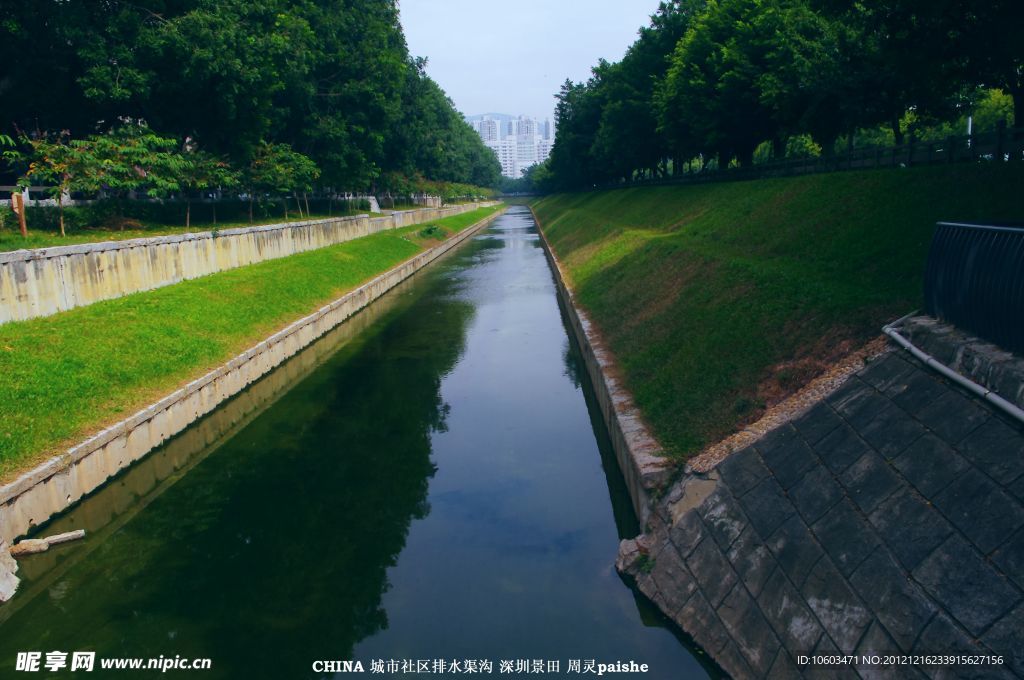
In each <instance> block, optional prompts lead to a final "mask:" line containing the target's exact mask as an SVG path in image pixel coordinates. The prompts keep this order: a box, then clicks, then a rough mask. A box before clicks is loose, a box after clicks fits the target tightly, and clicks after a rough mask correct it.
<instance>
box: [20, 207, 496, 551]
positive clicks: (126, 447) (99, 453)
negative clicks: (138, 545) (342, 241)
mask: <svg viewBox="0 0 1024 680" xmlns="http://www.w3.org/2000/svg"><path fill="white" fill-rule="evenodd" d="M501 212H502V211H498V212H496V213H495V214H493V215H491V216H489V217H487V218H485V219H483V220H481V221H480V222H478V223H476V224H475V225H473V226H471V227H468V228H467V229H464V230H463V231H461V232H459V233H458V234H456V235H454V236H452V237H451V238H449V239H448V240H447V241H445V242H444V243H442V244H439V245H438V246H435V247H434V248H431V249H430V250H428V251H426V252H423V253H421V254H420V255H417V256H416V257H414V258H412V259H410V260H408V261H407V262H405V263H404V264H401V265H399V266H398V267H395V268H394V269H392V270H390V271H388V272H386V273H384V274H382V275H380V276H378V277H376V278H375V279H373V280H371V281H369V282H368V283H366V284H364V285H362V286H360V287H359V288H356V289H355V290H353V291H351V292H349V293H347V294H346V295H344V296H342V297H341V298H339V299H337V300H335V301H334V302H332V303H330V304H328V305H326V306H324V307H322V308H321V309H319V310H318V311H316V312H315V313H313V314H311V315H309V316H307V317H305V318H303V319H300V320H298V321H296V322H295V323H293V324H291V325H290V326H288V327H287V328H285V329H284V330H282V331H280V332H278V333H275V334H274V335H272V336H270V337H269V338H267V339H266V340H264V341H262V342H260V343H259V344H257V345H255V346H254V347H252V348H250V349H249V350H247V351H245V352H243V353H242V354H239V355H238V356H236V357H235V358H233V359H231V360H230V361H228V362H227V363H226V364H224V365H222V366H220V367H219V368H217V369H215V370H213V371H211V372H210V373H208V374H206V375H205V376H203V377H202V378H199V379H198V380H195V381H193V382H191V383H189V384H188V385H186V386H185V387H183V388H181V389H179V390H177V391H176V392H174V393H172V394H170V395H168V396H167V397H165V398H163V399H161V400H160V401H158V402H156V403H155V404H153V405H151V406H149V407H147V408H145V409H143V410H141V411H139V412H138V413H136V414H135V415H133V416H131V417H129V418H127V419H125V420H123V421H121V422H119V423H117V424H116V425H114V426H112V427H110V428H107V429H106V430H104V431H102V432H100V433H99V434H97V435H95V436H94V437H91V438H90V439H88V440H87V441H85V442H83V443H81V444H79V445H78V446H75V447H73V448H71V449H69V450H68V451H67V452H65V453H64V454H62V455H60V456H57V457H54V458H52V459H51V460H49V461H47V462H46V463H44V464H42V465H40V466H39V467H37V468H36V469H34V470H32V471H30V472H28V473H26V474H25V475H23V476H21V477H20V478H18V479H17V480H15V481H14V482H12V483H10V484H8V485H6V486H3V487H0V542H3V541H6V542H7V543H8V544H10V543H12V542H13V540H14V539H15V538H17V537H19V536H22V535H24V534H25V533H26V532H28V531H29V530H31V529H32V528H33V527H34V526H37V525H39V524H41V523H43V522H45V521H46V520H48V519H49V518H50V517H52V516H53V515H55V514H57V513H59V512H62V511H63V510H66V509H67V508H68V507H69V506H71V505H72V504H74V503H76V502H77V501H78V500H79V499H81V498H82V497H83V496H85V495H87V494H89V493H91V492H92V491H94V490H95V489H97V488H99V487H100V486H101V485H102V484H103V483H104V482H105V481H106V480H108V479H109V478H111V477H112V476H114V475H116V474H118V473H119V472H121V471H122V470H123V469H125V468H127V467H129V466H130V465H131V464H132V463H133V462H135V461H137V460H139V459H140V458H142V457H144V456H145V455H146V454H147V453H149V452H150V451H151V450H152V449H154V448H156V447H157V446H159V445H160V444H162V443H163V442H165V441H167V440H168V439H169V438H170V437H173V436H174V435H175V434H177V433H179V432H181V431H182V430H184V429H185V428H186V427H188V426H189V425H190V424H191V423H193V422H195V421H196V420H198V419H199V418H201V417H202V416H204V415H206V414H207V413H210V412H211V411H213V410H214V409H215V408H216V407H217V406H218V405H219V404H221V403H222V402H223V401H225V400H226V399H228V398H230V397H232V396H233V395H235V394H238V393H239V392H241V391H242V390H244V389H245V388H246V387H247V386H249V385H250V384H252V383H253V382H255V381H256V380H257V379H259V378H260V377H261V376H263V375H266V374H267V373H269V372H270V371H271V370H273V369H274V368H275V367H277V366H278V365H280V364H281V363H283V362H284V361H285V360H287V359H288V358H290V357H292V356H294V355H295V354H296V353H298V352H299V351H300V350H301V349H303V348H304V347H306V346H307V345H309V344H311V343H312V342H314V341H315V340H317V339H318V338H320V337H321V336H323V335H324V334H325V333H327V332H328V331H329V330H331V329H332V328H334V327H335V326H337V325H338V324H340V323H342V322H343V321H345V320H346V319H348V318H349V317H350V316H352V315H353V314H355V313H356V312H357V311H359V310H360V309H362V308H363V307H365V306H367V305H368V304H370V303H371V302H373V301H374V300H376V299H377V298H379V297H380V296H381V295H383V294H384V293H386V292H387V291H388V290H390V289H391V288H393V287H395V286H396V285H398V284H399V283H401V282H402V281H404V280H405V279H407V278H409V277H410V276H412V275H413V274H414V273H416V272H417V271H419V270H420V269H423V268H424V267H426V266H427V265H428V264H430V263H431V262H433V261H434V260H436V259H437V258H439V257H441V256H442V255H444V254H445V253H447V252H448V251H450V250H451V249H453V248H455V247H457V246H458V245H459V244H460V243H462V242H464V241H465V240H467V239H469V238H471V237H472V236H473V235H474V234H476V233H477V232H478V231H480V230H481V229H483V228H484V227H485V226H486V225H488V224H490V222H492V221H493V220H494V219H496V218H497V217H498V215H500V214H501Z"/></svg>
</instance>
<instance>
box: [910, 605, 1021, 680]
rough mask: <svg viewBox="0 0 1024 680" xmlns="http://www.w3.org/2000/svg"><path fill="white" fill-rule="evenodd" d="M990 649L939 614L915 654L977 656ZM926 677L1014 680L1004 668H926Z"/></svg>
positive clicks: (926, 629)
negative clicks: (972, 639)
mask: <svg viewBox="0 0 1024 680" xmlns="http://www.w3.org/2000/svg"><path fill="white" fill-rule="evenodd" d="M989 651H991V650H987V649H985V648H983V647H981V646H980V645H977V644H975V643H973V642H971V640H970V639H969V638H968V637H967V635H966V634H964V633H963V631H961V630H960V629H959V628H958V627H956V626H955V625H954V624H953V623H952V622H951V621H950V620H949V619H948V618H947V617H946V616H944V615H941V614H940V615H939V616H936V617H935V618H934V619H932V621H931V623H929V624H928V625H927V626H926V627H925V629H924V631H922V633H921V637H920V638H919V639H918V641H917V646H916V647H915V649H914V653H915V654H925V655H941V654H954V655H955V654H963V655H968V656H971V655H976V654H986V653H988V652H989ZM922 670H924V672H925V674H926V675H927V676H928V677H930V678H934V679H935V680H954V679H956V680H964V679H968V680H997V679H998V680H1003V679H1004V678H1009V677H1012V676H1011V675H1010V674H1009V673H1007V672H1006V670H1005V668H1004V667H999V666H967V665H960V664H958V665H947V666H925V667H924V668H923V669H922Z"/></svg>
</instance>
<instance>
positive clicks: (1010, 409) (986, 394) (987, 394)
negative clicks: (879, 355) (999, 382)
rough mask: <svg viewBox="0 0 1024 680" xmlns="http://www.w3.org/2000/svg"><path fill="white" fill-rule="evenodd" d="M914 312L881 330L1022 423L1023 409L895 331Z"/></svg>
mask: <svg viewBox="0 0 1024 680" xmlns="http://www.w3.org/2000/svg"><path fill="white" fill-rule="evenodd" d="M916 313H917V312H916V311H915V312H911V313H910V314H907V315H906V316H903V317H900V318H899V319H897V320H896V321H893V322H892V323H891V324H888V325H887V326H883V327H882V332H883V333H885V334H886V335H888V336H889V337H890V338H892V339H893V340H895V341H896V344H898V345H899V346H900V347H902V348H903V349H905V350H907V351H908V352H910V353H911V354H912V355H914V357H916V358H917V359H919V360H920V361H922V362H923V363H924V364H925V365H926V366H928V367H929V368H931V369H933V370H935V371H938V372H939V373H941V374H942V375H944V376H945V377H947V378H949V379H950V380H952V381H953V382H955V383H957V384H958V385H960V386H961V387H964V388H966V389H968V390H970V391H971V392H973V393H974V394H977V395H978V396H979V397H981V398H982V399H985V400H986V401H988V402H989V403H991V404H992V405H993V406H996V407H997V408H999V409H1001V410H1003V411H1005V412H1006V413H1008V414H1009V415H1011V416H1012V417H1014V418H1016V419H1017V420H1019V421H1021V422H1022V423H1024V410H1021V409H1020V408H1018V407H1017V406H1015V405H1013V404H1011V403H1010V402H1008V401H1006V400H1005V399H1003V398H1002V397H1000V396H999V395H998V394H996V393H995V392H993V391H992V390H990V389H988V388H987V387H982V386H981V385H979V384H978V383H976V382H974V381H973V380H970V379H968V378H965V377H964V376H962V375H960V374H959V373H957V372H956V371H954V370H953V369H951V368H950V367H948V366H946V365H945V364H943V363H942V362H940V361H939V360H937V359H936V358H935V357H933V356H932V355H930V354H928V353H927V352H924V351H922V350H920V349H918V348H917V347H915V346H914V344H913V343H911V342H910V341H909V340H907V339H906V338H905V337H903V336H902V335H900V334H899V333H898V332H897V331H896V329H895V326H896V325H897V324H899V323H901V322H902V321H904V320H906V319H907V318H909V317H911V316H913V315H914V314H916Z"/></svg>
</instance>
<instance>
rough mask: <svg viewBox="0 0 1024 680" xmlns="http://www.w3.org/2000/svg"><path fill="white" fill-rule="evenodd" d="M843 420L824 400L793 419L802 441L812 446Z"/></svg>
mask: <svg viewBox="0 0 1024 680" xmlns="http://www.w3.org/2000/svg"><path fill="white" fill-rule="evenodd" d="M842 422H843V419H842V418H840V417H839V416H838V415H837V414H836V412H835V411H833V410H832V407H831V406H829V405H828V404H827V403H826V402H824V401H822V402H818V404H816V405H815V406H814V407H813V408H812V409H811V410H810V411H808V412H807V413H805V414H804V415H802V416H801V417H799V418H797V419H796V420H794V421H793V426H794V427H796V429H797V431H798V432H799V433H800V436H801V437H803V438H804V441H805V442H807V443H808V444H810V445H811V446H814V445H815V444H817V443H818V442H820V441H821V440H822V438H823V437H825V435H827V434H829V433H830V432H832V430H834V429H836V428H837V427H839V426H840V425H841V424H842Z"/></svg>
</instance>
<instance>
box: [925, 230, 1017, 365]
mask: <svg viewBox="0 0 1024 680" xmlns="http://www.w3.org/2000/svg"><path fill="white" fill-rule="evenodd" d="M924 300H925V310H926V311H927V312H928V314H930V315H932V316H934V317H936V318H938V319H941V320H943V321H946V322H948V323H951V324H953V325H954V326H957V327H959V328H961V329H963V330H965V331H969V332H971V333H973V334H975V335H978V336H979V337H981V338H984V339H985V340H988V341H989V342H992V343H995V344H996V345H999V346H1000V347H1002V348H1003V349H1006V350H1009V351H1011V352H1014V353H1016V354H1024V226H1021V225H983V224H962V223H955V222H939V223H938V224H937V225H936V227H935V235H934V236H933V237H932V245H931V250H930V251H929V253H928V267H927V269H926V271H925V279H924Z"/></svg>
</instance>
